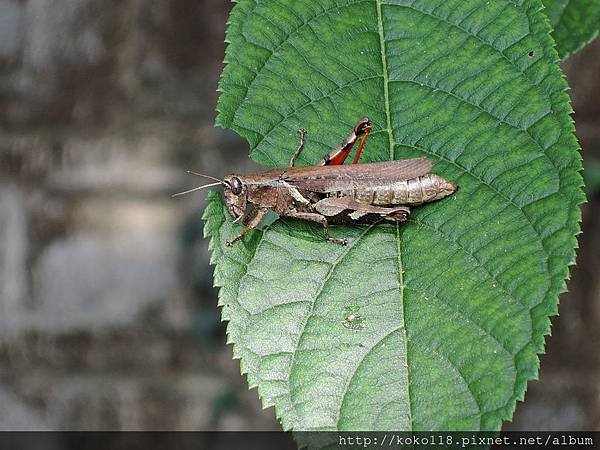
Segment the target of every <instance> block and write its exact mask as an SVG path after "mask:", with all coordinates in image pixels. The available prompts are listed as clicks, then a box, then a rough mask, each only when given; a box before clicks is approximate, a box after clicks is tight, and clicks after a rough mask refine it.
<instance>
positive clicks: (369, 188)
mask: <svg viewBox="0 0 600 450" xmlns="http://www.w3.org/2000/svg"><path fill="white" fill-rule="evenodd" d="M456 189H457V187H456V185H455V184H453V183H450V182H449V181H447V180H445V179H444V178H442V177H440V176H438V175H436V174H433V173H429V174H426V175H422V176H418V177H415V178H409V179H406V180H400V181H396V182H392V183H386V182H385V180H382V181H381V182H380V183H375V184H372V185H365V186H363V187H359V188H355V189H346V190H342V191H338V192H332V193H331V195H332V196H335V197H342V198H350V199H352V200H355V201H357V202H360V203H365V204H369V205H376V206H394V205H418V204H421V203H427V202H433V201H435V200H439V199H442V198H444V197H447V196H448V195H450V194H452V193H453V192H455V191H456Z"/></svg>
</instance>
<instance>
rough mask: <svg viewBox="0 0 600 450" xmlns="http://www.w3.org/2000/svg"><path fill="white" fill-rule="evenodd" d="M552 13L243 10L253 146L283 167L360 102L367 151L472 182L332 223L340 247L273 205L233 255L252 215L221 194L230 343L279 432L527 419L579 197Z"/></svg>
mask: <svg viewBox="0 0 600 450" xmlns="http://www.w3.org/2000/svg"><path fill="white" fill-rule="evenodd" d="M541 9H542V5H541V2H539V1H538V0H535V1H533V0H531V1H499V0H495V1H479V0H477V1H476V0H457V1H446V0H444V1H442V0H439V1H433V0H427V1H387V2H386V1H382V0H338V1H333V0H319V1H315V0H310V1H309V0H280V1H274V0H271V1H264V0H263V1H258V0H255V1H253V0H240V1H239V3H237V5H236V6H235V7H234V9H233V11H232V14H231V17H230V22H229V26H228V31H227V40H228V41H229V42H230V44H229V46H228V49H227V53H226V63H227V65H226V67H225V69H224V72H223V75H222V78H221V83H220V90H221V91H222V95H221V97H220V100H219V104H218V109H219V116H218V119H217V122H218V125H220V126H222V127H226V128H231V129H233V130H235V131H237V132H238V133H239V134H240V135H241V136H243V137H245V138H246V139H248V141H249V143H250V147H251V157H252V158H253V159H254V160H255V161H257V162H259V163H262V164H264V165H267V166H273V167H283V166H285V165H286V163H287V161H288V159H289V157H290V155H291V153H292V152H293V150H294V148H295V147H296V145H297V130H298V129H299V128H301V127H303V128H306V129H307V130H308V135H307V145H306V148H305V149H304V151H303V153H302V155H301V158H300V160H299V161H300V164H314V163H315V162H316V161H317V160H318V159H319V158H320V157H321V156H322V155H323V154H324V153H325V152H326V151H328V150H329V149H330V148H332V147H334V146H335V145H337V144H338V143H339V142H340V141H341V140H342V138H343V137H344V136H346V135H347V134H348V132H349V131H350V130H351V129H352V126H353V125H354V123H355V121H356V120H357V119H358V118H359V117H361V116H363V115H366V116H368V117H369V118H370V119H371V121H372V122H373V125H374V132H373V133H372V136H371V137H370V138H369V141H368V143H367V145H366V147H365V150H364V152H363V159H362V160H363V162H366V161H385V160H390V159H405V158H412V157H422V156H425V157H428V158H431V159H432V160H433V161H435V163H436V166H435V167H434V169H433V171H434V172H435V173H438V174H440V175H442V176H444V177H445V178H446V179H448V180H450V181H453V182H456V183H457V184H459V185H460V190H459V191H458V192H457V193H456V194H455V195H453V196H452V197H449V198H447V199H444V200H442V201H439V202H436V203H432V204H427V205H424V206H421V207H418V208H416V209H414V210H413V212H412V214H411V218H410V221H409V222H408V223H405V224H401V225H391V224H381V223H380V224H376V225H369V226H366V225H356V226H354V225H349V226H337V227H333V234H334V235H336V236H339V237H348V238H349V239H350V243H349V245H348V246H347V247H341V246H339V245H336V244H333V243H329V242H325V241H323V238H322V230H321V229H320V227H319V226H315V225H313V224H310V223H306V222H301V221H295V220H290V219H280V220H277V221H275V222H274V223H273V224H271V225H269V226H268V227H266V228H265V229H264V230H262V231H259V230H256V231H253V232H251V233H250V234H249V235H248V236H247V237H246V238H245V240H244V241H243V243H238V244H236V245H235V246H234V247H232V248H228V247H226V246H225V240H226V239H230V238H231V237H232V236H234V235H235V234H237V233H238V232H239V231H240V227H239V226H238V225H234V224H232V219H231V217H230V216H229V215H228V213H227V211H226V209H224V206H223V203H222V201H221V197H220V195H219V194H216V193H212V194H211V195H210V202H209V206H208V208H207V209H206V211H205V215H204V217H205V219H206V221H207V222H206V228H205V233H206V235H207V236H209V237H210V249H211V251H212V260H211V261H212V263H213V264H215V274H214V277H215V285H216V286H220V287H221V289H220V293H219V304H220V306H222V308H223V319H224V320H227V321H228V322H229V323H228V328H227V333H228V340H229V342H230V343H234V357H236V358H240V359H241V369H242V372H243V373H247V375H248V382H249V385H250V386H251V387H258V392H259V395H260V397H261V398H262V401H263V405H264V406H265V407H267V406H275V408H276V413H277V416H278V417H279V418H280V420H281V422H282V424H283V427H284V429H295V430H335V429H337V430H478V429H482V430H496V429H499V428H500V426H501V423H502V421H503V420H506V419H510V418H511V417H512V414H513V412H514V409H515V404H516V400H517V399H523V396H524V393H525V388H526V383H527V380H529V379H532V378H534V377H536V376H537V373H538V365H539V361H538V357H537V354H538V353H540V352H542V351H543V349H544V336H545V335H546V334H548V333H549V331H550V320H549V316H551V315H554V314H556V313H557V301H558V294H559V293H560V292H562V291H564V290H565V278H566V277H567V275H568V265H569V264H572V263H573V262H574V257H575V252H574V248H575V246H576V239H575V235H576V234H577V233H578V232H579V225H578V221H579V218H580V210H579V204H580V203H582V202H583V201H584V195H583V193H582V179H581V176H580V174H579V170H580V169H581V161H580V156H579V154H578V145H577V142H576V139H575V137H574V135H573V125H572V121H571V119H570V117H569V114H570V112H571V108H570V105H569V99H568V96H567V95H566V93H565V92H564V91H565V89H566V87H567V85H566V82H565V81H564V79H563V78H562V73H561V71H560V68H559V67H558V66H557V64H556V60H557V54H556V50H555V49H554V47H553V41H552V39H551V38H550V36H549V33H550V27H549V25H548V21H547V19H546V18H545V16H544V15H543V13H542V12H541ZM531 52H533V53H531ZM531 55H533V56H531ZM350 312H351V313H350ZM351 314H352V315H353V316H352V317H351ZM357 316H358V317H357Z"/></svg>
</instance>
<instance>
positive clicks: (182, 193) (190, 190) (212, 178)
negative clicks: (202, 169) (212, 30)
mask: <svg viewBox="0 0 600 450" xmlns="http://www.w3.org/2000/svg"><path fill="white" fill-rule="evenodd" d="M187 173H189V174H190V175H196V176H197V177H203V178H208V179H209V180H215V181H217V183H210V184H205V185H204V186H198V187H195V188H194V189H189V190H187V191H183V192H178V193H177V194H173V195H171V197H179V196H180V195H185V194H189V193H191V192H196V191H199V190H200V189H204V188H207V187H213V186H218V185H220V184H227V182H225V181H223V180H219V179H218V178H215V177H211V176H210V175H204V174H202V173H198V172H194V171H193V170H188V171H187Z"/></svg>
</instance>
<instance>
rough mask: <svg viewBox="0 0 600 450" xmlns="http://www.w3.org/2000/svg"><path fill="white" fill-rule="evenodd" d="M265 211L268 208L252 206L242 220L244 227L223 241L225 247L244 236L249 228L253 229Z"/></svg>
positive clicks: (267, 210)
mask: <svg viewBox="0 0 600 450" xmlns="http://www.w3.org/2000/svg"><path fill="white" fill-rule="evenodd" d="M267 212H269V209H268V208H254V209H253V210H252V211H250V212H249V213H248V215H247V216H246V217H245V218H244V220H243V225H244V227H246V228H244V230H243V231H242V232H241V233H240V234H238V235H237V236H235V237H234V238H233V239H230V240H228V241H225V245H227V247H231V246H232V245H233V244H234V243H235V242H237V241H239V240H240V239H242V238H243V237H244V236H246V234H247V233H248V232H249V231H250V230H253V229H254V228H256V227H257V226H258V225H259V224H260V221H261V220H262V219H263V217H265V215H266V214H267Z"/></svg>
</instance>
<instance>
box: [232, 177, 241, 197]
mask: <svg viewBox="0 0 600 450" xmlns="http://www.w3.org/2000/svg"><path fill="white" fill-rule="evenodd" d="M230 184H231V192H233V193H234V195H240V194H241V193H242V189H243V187H242V180H240V179H239V178H238V177H233V178H232V179H231V181H230Z"/></svg>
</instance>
